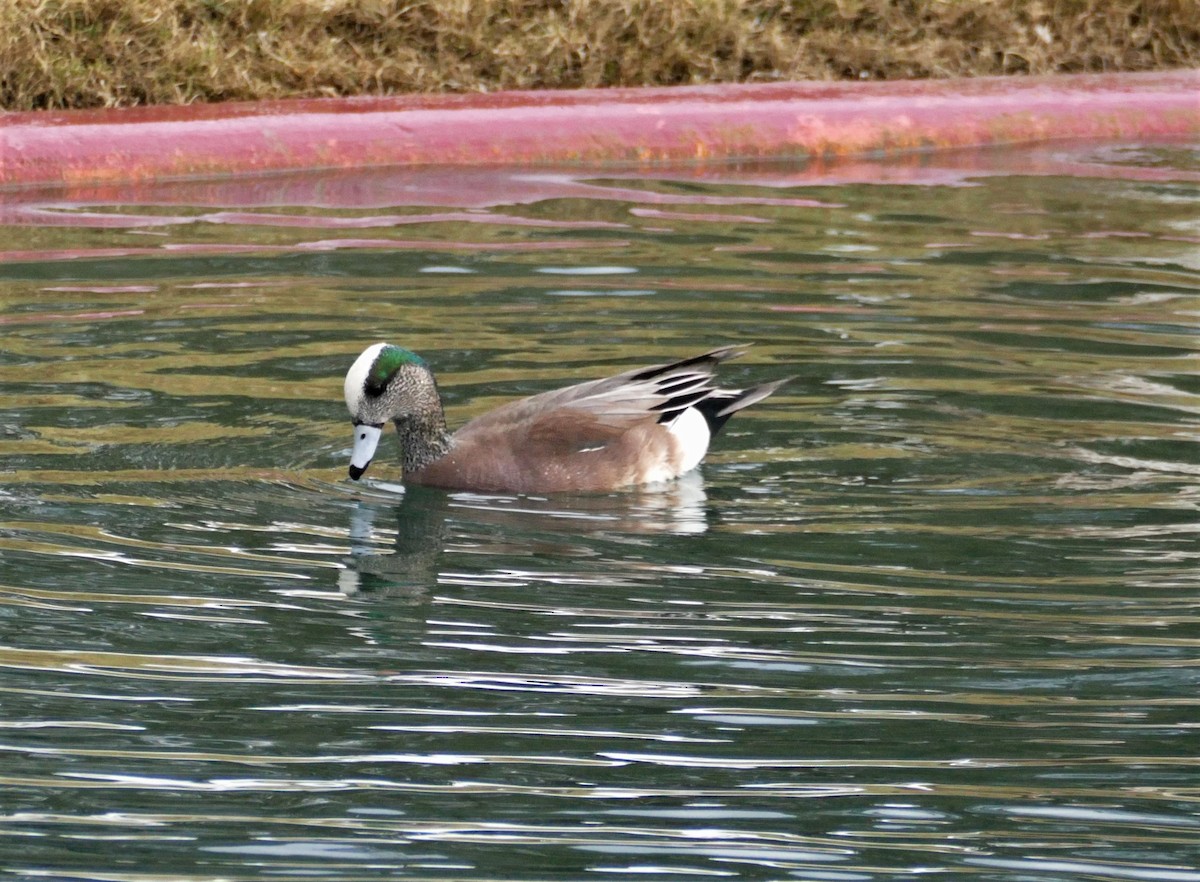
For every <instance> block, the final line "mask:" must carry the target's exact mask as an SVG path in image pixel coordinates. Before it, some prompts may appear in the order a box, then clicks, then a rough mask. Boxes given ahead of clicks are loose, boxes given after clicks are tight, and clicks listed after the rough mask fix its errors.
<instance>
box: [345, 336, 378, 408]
mask: <svg viewBox="0 0 1200 882" xmlns="http://www.w3.org/2000/svg"><path fill="white" fill-rule="evenodd" d="M385 346H387V344H386V343H375V344H374V345H372V346H368V347H367V348H366V349H364V350H363V354H362V355H360V356H359V357H358V358H357V360H355V362H354V364H352V365H350V370H349V371H347V372H346V386H345V393H346V407H347V408H348V409H349V410H350V416H357V415H358V408H359V404H361V403H362V399H363V389H364V388H365V387H366V385H367V377H368V376H369V375H370V373H371V365H373V364H375V359H376V358H378V357H379V353H380V351H381V350H382V349H383V347H385Z"/></svg>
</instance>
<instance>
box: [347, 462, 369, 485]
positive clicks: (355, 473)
mask: <svg viewBox="0 0 1200 882" xmlns="http://www.w3.org/2000/svg"><path fill="white" fill-rule="evenodd" d="M367 465H370V463H367ZM366 470H367V466H363V467H362V468H361V469H360V468H359V467H358V466H356V465H352V466H350V480H351V481H357V480H358V479H359V478H361V477H362V476H363V472H365V471H366Z"/></svg>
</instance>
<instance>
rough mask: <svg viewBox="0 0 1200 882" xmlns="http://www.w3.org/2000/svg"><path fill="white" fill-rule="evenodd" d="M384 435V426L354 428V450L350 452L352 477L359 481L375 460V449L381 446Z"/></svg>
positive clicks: (357, 426) (359, 426) (358, 426)
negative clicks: (381, 438) (380, 442)
mask: <svg viewBox="0 0 1200 882" xmlns="http://www.w3.org/2000/svg"><path fill="white" fill-rule="evenodd" d="M382 434H383V426H368V425H356V426H355V427H354V449H353V450H351V451H350V477H351V479H352V480H355V481H357V480H358V479H359V478H361V477H362V476H363V472H365V471H366V470H367V466H369V465H370V464H371V460H372V459H374V458H375V448H376V447H378V446H379V436H380V435H382Z"/></svg>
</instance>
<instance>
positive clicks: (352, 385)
mask: <svg viewBox="0 0 1200 882" xmlns="http://www.w3.org/2000/svg"><path fill="white" fill-rule="evenodd" d="M428 389H433V390H434V396H435V398H436V395H437V392H436V387H434V386H433V374H432V373H430V370H429V366H428V365H427V364H426V363H425V360H424V359H422V358H421V357H420V356H419V355H417V354H415V353H413V352H409V351H408V350H407V349H403V348H401V347H399V346H393V345H392V344H390V343H376V344H374V345H373V346H368V347H367V348H366V349H365V350H363V353H362V355H360V356H359V357H358V358H357V359H356V360H355V362H354V364H352V365H350V370H349V371H347V372H346V385H345V393H346V407H347V408H349V409H350V419H351V420H352V421H353V423H354V448H353V450H352V452H351V454H350V477H351V478H353V479H354V480H355V481H357V480H358V479H359V478H361V477H362V475H363V472H365V471H366V470H367V466H369V465H370V464H371V459H372V458H373V457H374V456H375V448H376V447H377V446H378V445H379V437H380V436H381V435H382V434H383V427H384V426H385V425H386V424H387V421H388V420H403V419H405V418H406V417H409V416H412V415H413V414H415V413H417V412H418V411H419V410H420V409H421V408H422V407H423V406H426V405H425V399H427V397H428V395H427V394H422V393H425V392H426V391H427V390H428ZM439 410H440V407H439Z"/></svg>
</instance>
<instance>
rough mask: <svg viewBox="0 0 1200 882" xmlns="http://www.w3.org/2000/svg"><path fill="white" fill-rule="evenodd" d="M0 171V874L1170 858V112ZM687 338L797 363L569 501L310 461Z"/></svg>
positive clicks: (500, 871) (1057, 863)
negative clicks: (405, 414)
mask: <svg viewBox="0 0 1200 882" xmlns="http://www.w3.org/2000/svg"><path fill="white" fill-rule="evenodd" d="M967 159H969V160H970V161H967V160H966V159H963V158H961V157H959V158H955V157H953V156H951V157H948V158H942V159H941V160H938V161H934V160H922V161H921V162H919V163H918V164H917V165H915V166H914V165H913V164H911V163H910V164H906V165H899V166H895V167H890V168H889V167H884V166H871V165H870V164H863V165H862V166H854V167H846V168H843V169H840V170H839V169H833V170H817V171H816V172H814V169H812V168H807V167H803V166H787V165H758V166H753V167H738V166H729V167H721V168H716V169H713V168H708V169H661V170H657V171H650V172H645V171H643V172H636V173H635V172H633V171H629V170H625V171H623V170H620V169H607V170H594V171H587V172H584V171H580V170H578V169H576V170H567V171H564V170H561V169H559V170H553V169H550V170H538V171H530V170H518V171H503V170H497V171H492V172H486V173H484V172H479V173H474V172H472V173H466V172H447V173H442V172H438V171H436V170H423V171H421V172H406V171H372V172H365V173H363V174H361V175H344V174H343V175H336V176H313V177H305V176H292V177H279V178H271V179H264V180H261V181H240V182H210V183H204V182H199V183H186V184H170V185H166V184H164V185H162V186H159V187H146V188H140V189H137V190H120V189H117V188H114V189H111V190H97V191H93V192H90V193H80V192H73V193H57V194H56V193H30V192H26V193H10V194H6V195H5V197H4V198H5V204H4V206H3V209H2V211H0V220H3V222H4V224H5V226H4V228H3V236H4V240H5V243H6V244H5V245H4V248H3V252H2V253H0V324H3V326H4V327H3V331H4V341H5V345H4V346H3V351H2V352H0V617H2V620H0V621H2V623H3V624H2V625H0V629H2V630H0V638H2V639H0V644H2V645H0V666H3V676H2V677H0V704H2V706H3V709H4V714H3V718H2V721H0V756H2V757H3V760H2V762H0V785H2V786H0V870H2V871H3V872H4V873H5V874H7V876H9V877H14V878H24V879H39V878H53V879H74V878H80V879H103V880H118V882H144V880H148V879H157V878H171V879H184V880H197V882H199V880H214V882H215V880H218V879H221V880H225V879H237V880H267V879H280V878H285V879H286V878H312V877H317V878H321V879H346V880H363V879H394V878H414V879H455V880H471V879H547V880H549V879H555V880H558V879H595V880H603V879H614V880H615V879H622V880H624V879H630V878H638V879H647V880H668V879H670V880H674V879H694V878H729V879H789V878H796V879H805V880H890V879H906V878H911V877H913V876H916V875H918V874H942V875H945V876H947V877H950V878H968V879H980V880H1000V879H1004V880H1009V879H1020V880H1062V879H1089V880H1093V879H1100V880H1110V879H1111V880H1127V879H1155V880H1197V879H1200V869H1198V867H1200V811H1198V808H1200V769H1198V766H1200V760H1198V759H1197V756H1198V750H1197V746H1198V742H1197V735H1196V728H1197V719H1198V709H1200V697H1198V696H1200V676H1198V674H1200V653H1198V650H1200V642H1198V640H1197V638H1196V626H1197V623H1198V622H1200V595H1198V592H1197V588H1198V587H1200V584H1198V582H1200V580H1198V579H1197V571H1198V567H1197V562H1198V557H1200V553H1198V552H1197V548H1198V545H1197V533H1198V527H1197V525H1198V523H1200V519H1198V518H1197V505H1198V502H1200V455H1198V454H1197V450H1198V447H1197V441H1198V440H1200V379H1198V371H1197V365H1198V361H1197V339H1200V338H1198V337H1197V324H1198V316H1200V223H1197V220H1196V218H1197V216H1198V212H1197V209H1198V208H1200V161H1198V154H1197V152H1196V150H1195V148H1194V147H1192V146H1188V145H1126V146H1114V147H1104V148H1066V147H1060V148H1055V149H1053V150H1051V149H1044V150H1040V151H1026V152H1020V151H1009V152H1006V153H1001V154H996V155H995V156H992V157H991V158H990V159H989V161H988V162H987V163H984V164H980V163H979V162H978V161H977V160H978V157H974V158H970V157H968V158H967ZM379 339H389V340H392V341H394V342H397V343H400V344H402V345H405V346H408V347H409V348H412V349H414V350H415V351H417V352H419V353H421V354H422V355H423V356H425V357H426V359H428V360H429V361H430V362H431V363H432V365H433V366H434V368H435V370H436V371H437V374H438V379H439V383H440V385H441V388H442V390H443V393H444V395H445V397H446V401H447V406H448V410H449V416H450V419H451V421H452V422H453V423H455V424H457V423H458V422H460V421H462V420H465V419H466V418H468V417H470V416H473V415H475V414H478V413H481V412H483V411H485V410H486V409H488V408H489V407H492V406H494V405H496V404H498V403H500V402H502V401H505V400H508V399H510V398H512V397H515V396H521V395H527V394H531V393H534V392H537V391H541V390H544V389H549V388H553V387H555V386H558V385H561V384H565V383H568V382H572V381H578V380H583V379H588V378H592V377H595V376H599V375H601V374H603V373H605V372H615V371H618V370H623V369H625V368H628V367H632V366H635V365H638V364H644V363H653V362H654V361H658V360H665V359H667V358H675V357H683V356H687V355H689V354H694V353H696V352H699V351H702V350H703V349H705V348H710V347H714V346H718V345H722V344H725V343H729V342H746V343H753V344H754V345H753V347H752V348H751V350H750V353H749V354H748V355H747V357H745V358H744V359H742V360H740V361H737V362H733V363H730V364H729V365H727V366H726V367H725V369H724V374H725V376H726V378H727V380H728V382H729V383H730V384H748V383H754V382H764V381H767V380H770V379H775V378H778V377H782V376H787V375H796V377H797V378H796V380H795V381H794V382H793V383H792V384H791V385H789V386H788V387H786V388H785V389H784V390H783V391H781V392H780V393H779V394H777V395H776V396H774V397H773V398H771V399H770V400H768V401H767V402H764V403H763V404H760V405H758V406H756V407H754V408H752V409H750V410H748V411H745V412H743V413H742V414H739V415H738V417H737V418H736V419H735V420H733V421H732V422H731V423H730V424H729V426H728V428H727V431H726V432H725V433H724V434H723V435H722V436H721V437H720V438H719V439H718V441H717V442H716V443H715V445H714V449H713V451H712V453H711V455H710V457H709V459H708V461H707V462H706V463H705V464H704V466H703V467H702V468H701V469H700V470H699V472H697V473H695V474H693V475H690V476H688V478H687V479H686V480H684V481H681V482H679V483H678V484H676V485H672V486H670V487H668V488H656V489H651V490H646V491H631V492H623V493H614V494H606V495H591V496H555V497H551V498H539V497H507V496H483V495H472V494H445V493H442V492H440V491H432V490H421V489H419V488H416V489H411V490H410V491H409V492H403V491H402V490H401V489H400V487H399V485H398V475H397V474H396V472H395V470H394V469H393V470H392V471H391V473H390V474H389V470H388V466H389V460H391V461H395V459H396V453H397V451H396V448H395V439H394V437H392V436H391V435H390V434H389V435H386V436H385V438H384V442H383V444H382V446H381V451H380V455H379V457H378V458H377V460H376V463H375V465H374V466H373V467H372V474H373V476H374V480H373V481H368V482H366V483H365V485H352V484H350V483H349V482H348V481H347V480H346V479H345V468H346V459H347V455H348V448H349V441H350V432H349V424H348V420H347V415H346V413H345V410H344V405H343V403H342V400H341V382H342V375H343V374H344V372H345V370H346V368H347V367H348V365H349V364H350V362H351V361H353V359H354V357H355V356H356V355H357V353H358V352H359V351H360V350H361V349H362V348H363V347H364V346H365V345H367V344H369V343H371V342H374V341H376V340H379Z"/></svg>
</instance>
